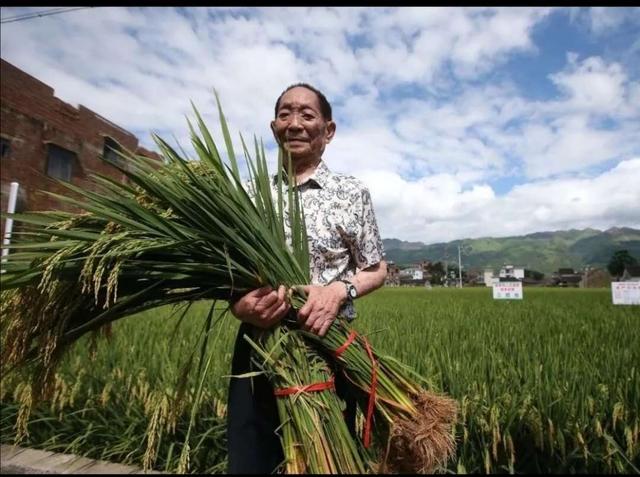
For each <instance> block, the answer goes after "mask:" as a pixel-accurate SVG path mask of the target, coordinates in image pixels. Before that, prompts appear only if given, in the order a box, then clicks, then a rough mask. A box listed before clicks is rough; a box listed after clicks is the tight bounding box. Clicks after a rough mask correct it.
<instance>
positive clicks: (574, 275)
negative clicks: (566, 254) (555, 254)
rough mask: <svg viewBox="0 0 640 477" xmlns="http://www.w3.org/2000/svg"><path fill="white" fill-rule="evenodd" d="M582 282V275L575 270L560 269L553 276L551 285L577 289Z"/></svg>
mask: <svg viewBox="0 0 640 477" xmlns="http://www.w3.org/2000/svg"><path fill="white" fill-rule="evenodd" d="M581 281H582V273H580V272H576V271H575V270H574V269H573V268H559V269H558V271H557V272H553V274H552V275H551V285H553V286H558V287H577V286H579V285H580V282H581Z"/></svg>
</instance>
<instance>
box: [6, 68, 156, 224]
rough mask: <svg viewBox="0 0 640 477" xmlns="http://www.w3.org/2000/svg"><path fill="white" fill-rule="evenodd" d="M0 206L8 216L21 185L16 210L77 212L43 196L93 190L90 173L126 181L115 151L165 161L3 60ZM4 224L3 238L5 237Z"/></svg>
mask: <svg viewBox="0 0 640 477" xmlns="http://www.w3.org/2000/svg"><path fill="white" fill-rule="evenodd" d="M0 62H1V65H0V86H1V87H0V92H1V95H0V114H1V116H0V119H1V125H2V126H1V129H0V140H1V149H0V152H1V157H0V161H1V162H0V166H1V168H2V178H1V182H0V185H1V201H0V206H1V207H2V210H3V212H6V211H7V205H8V199H9V191H10V187H11V183H12V182H17V183H18V198H17V203H16V211H17V212H20V211H35V210H53V209H61V210H74V209H73V207H71V206H69V205H68V204H65V203H62V202H61V201H58V200H57V199H56V198H54V197H51V196H49V195H47V194H45V193H43V192H42V191H47V192H53V193H57V194H64V195H69V194H70V192H69V190H68V189H67V188H66V187H64V186H63V185H62V184H60V183H59V182H58V180H60V181H64V182H68V183H71V184H73V185H76V186H78V187H81V188H84V189H94V186H93V184H92V182H91V180H90V175H91V174H101V175H105V176H108V177H111V178H113V179H115V180H118V181H125V180H126V177H125V176H124V175H123V174H122V173H121V172H120V171H119V170H117V169H116V168H115V167H113V165H112V164H114V163H117V162H119V161H120V156H118V154H117V153H115V152H114V150H121V149H122V148H125V149H127V150H129V151H132V152H135V153H136V154H138V155H143V156H146V157H150V158H152V159H156V160H158V161H159V162H160V161H161V160H162V159H161V156H160V155H158V154H157V153H155V152H152V151H148V150H146V149H144V148H142V147H140V146H139V144H138V138H137V137H136V136H134V135H133V134H132V133H130V132H129V131H126V130H125V129H123V128H121V127H119V126H118V125H116V124H114V123H112V122H111V121H109V120H108V119H106V118H104V117H102V116H100V115H99V114H97V113H95V112H93V111H91V110H90V109H88V108H85V107H84V106H82V105H79V106H78V107H77V108H76V107H74V106H72V105H70V104H67V103H65V102H64V101H62V100H60V99H58V98H57V97H55V95H54V90H53V88H51V87H50V86H48V85H47V84H45V83H43V82H42V81H40V80H38V79H36V78H34V77H33V76H30V75H29V74H27V73H25V72H24V71H22V70H20V69H19V68H17V67H15V66H13V65H12V64H11V63H9V62H7V61H5V60H3V59H0ZM4 226H5V224H4V221H3V223H2V232H1V233H2V235H3V236H4Z"/></svg>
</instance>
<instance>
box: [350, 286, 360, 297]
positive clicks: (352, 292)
mask: <svg viewBox="0 0 640 477" xmlns="http://www.w3.org/2000/svg"><path fill="white" fill-rule="evenodd" d="M349 295H350V296H351V298H355V297H356V296H358V292H357V291H356V287H354V286H353V285H352V286H351V287H349Z"/></svg>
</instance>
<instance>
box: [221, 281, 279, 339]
mask: <svg viewBox="0 0 640 477" xmlns="http://www.w3.org/2000/svg"><path fill="white" fill-rule="evenodd" d="M285 294H286V288H285V287H284V285H280V287H279V288H278V290H277V291H276V290H274V289H273V288H271V287H262V288H258V289H257V290H253V291H251V292H249V293H247V294H246V295H244V296H243V297H242V298H240V300H238V301H237V302H236V303H234V304H233V305H232V306H231V312H232V313H233V315H234V316H235V317H236V318H238V319H239V320H240V321H244V322H246V323H250V324H252V325H254V326H257V327H258V328H270V327H271V326H273V325H275V324H276V323H277V322H278V321H280V320H281V319H282V318H283V317H284V316H285V315H286V314H287V312H288V311H289V309H290V308H291V305H289V303H287V302H286V300H285Z"/></svg>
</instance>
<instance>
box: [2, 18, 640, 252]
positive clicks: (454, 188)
mask: <svg viewBox="0 0 640 477" xmlns="http://www.w3.org/2000/svg"><path fill="white" fill-rule="evenodd" d="M614 10H615V9H601V10H598V9H591V10H585V11H584V13H580V15H587V16H588V18H589V22H590V23H589V25H590V26H591V28H592V30H593V31H595V32H596V33H597V35H598V37H597V38H599V39H602V38H606V34H607V32H611V31H615V29H616V28H619V27H620V26H621V25H623V24H627V23H625V22H627V20H628V19H625V18H622V17H621V16H620V14H619V13H618V12H614ZM24 11H28V10H25V9H4V8H3V18H4V17H5V16H8V15H9V14H10V13H13V12H15V13H21V12H24ZM560 11H563V10H560ZM626 11H627V12H628V10H626ZM555 12H557V10H553V9H547V8H497V9H494V8H461V7H453V8H431V7H429V8H426V7H415V8H369V7H367V8H318V7H301V8H193V9H187V10H186V13H185V12H181V11H179V10H178V9H173V8H132V9H128V8H122V7H116V8H112V7H109V8H103V7H100V8H92V9H87V10H81V11H76V12H69V13H65V14H61V15H56V16H50V17H45V18H38V19H34V20H29V21H24V22H15V23H9V24H6V25H3V28H2V31H1V40H2V41H1V47H0V48H1V50H0V52H1V55H2V58H3V59H5V60H7V61H9V62H11V63H13V64H14V65H16V66H18V67H19V68H21V69H23V70H25V71H26V72H28V73H29V74H32V75H33V76H35V77H37V78H38V79H40V80H41V81H43V82H45V83H47V84H49V85H50V86H52V87H53V88H54V89H55V91H56V95H57V96H58V97H60V98H61V99H62V100H64V101H67V102H70V103H73V104H83V105H85V106H86V107H88V108H90V109H93V110H94V111H96V112H98V113H99V114H101V115H102V116H104V117H106V118H108V119H109V120H111V121H112V122H114V123H116V124H118V125H120V126H122V127H124V128H126V129H128V130H130V131H134V132H136V133H137V134H139V137H140V139H141V141H142V143H143V145H145V146H146V147H152V146H153V145H152V143H151V139H150V137H149V135H148V132H149V131H151V130H154V131H158V132H160V133H161V136H163V137H164V138H165V139H167V140H168V141H169V142H171V143H172V142H173V136H175V137H176V138H177V140H178V141H179V143H180V144H182V145H183V146H185V147H186V148H187V149H188V150H190V148H189V147H188V146H189V139H188V129H187V126H186V121H185V115H189V116H190V117H191V116H192V114H191V107H190V104H189V100H193V102H194V103H195V104H196V106H197V107H198V108H199V110H200V111H201V113H203V115H204V118H205V120H206V121H207V123H208V124H209V125H210V127H211V129H212V130H213V133H214V136H215V137H216V139H218V140H219V141H221V137H220V133H219V132H218V131H217V129H218V127H217V123H218V121H217V110H216V108H215V101H214V97H213V93H212V90H213V88H214V87H215V88H216V89H217V91H218V92H219V93H220V97H221V100H222V104H223V108H224V111H225V113H226V116H227V119H228V121H229V125H230V129H231V131H232V133H233V134H234V136H235V137H237V132H238V131H240V132H242V133H243V135H244V136H245V138H247V139H251V137H252V135H253V134H254V133H255V134H256V135H257V136H258V137H260V138H262V139H263V140H264V141H265V145H266V147H267V152H268V154H270V155H271V156H272V157H275V153H274V150H273V142H272V139H271V131H270V129H269V121H270V120H271V118H272V117H273V107H274V102H275V99H276V98H277V96H278V95H279V94H280V92H281V91H282V90H283V89H284V88H285V87H286V86H288V85H289V84H292V83H294V82H298V81H307V82H309V83H311V84H314V85H316V86H318V87H319V88H320V89H321V90H323V91H324V92H325V93H326V95H327V96H328V98H329V99H330V100H331V101H332V104H333V106H334V116H335V119H336V121H337V123H338V129H337V134H336V138H335V140H334V142H333V143H332V144H331V145H330V146H329V147H328V148H327V151H326V153H325V158H326V160H327V162H328V164H329V166H330V167H331V168H333V169H334V170H336V171H339V172H345V173H349V174H353V175H356V176H358V177H360V178H363V179H364V180H366V181H368V182H369V183H370V185H371V188H372V193H373V195H374V204H375V206H376V210H378V211H379V214H380V216H381V223H382V224H383V227H382V229H383V235H384V236H395V237H399V238H403V239H407V240H409V239H411V240H424V241H435V240H445V239H447V240H448V239H453V238H461V237H464V236H480V235H487V233H485V232H484V231H485V230H487V229H490V233H491V234H495V233H499V231H500V230H501V228H502V229H504V230H507V229H508V230H509V233H512V232H513V233H515V232H516V231H535V230H540V229H549V228H552V227H557V228H561V227H560V226H561V225H562V224H563V223H566V224H574V225H576V226H577V224H578V223H582V222H583V223H585V224H587V225H590V226H596V225H599V224H605V223H609V222H610V223H611V225H615V224H621V225H624V224H625V223H627V224H628V223H629V220H631V221H632V222H633V220H635V219H633V218H629V217H625V216H624V215H623V214H620V213H618V212H616V210H617V209H616V207H618V205H619V204H620V203H621V202H620V200H621V199H620V200H619V198H620V197H621V194H622V193H623V192H619V191H613V188H614V186H613V181H614V180H622V176H623V175H624V174H622V172H621V171H623V169H624V168H625V167H626V168H627V170H626V174H627V176H628V177H632V178H636V177H637V174H638V171H637V159H635V160H627V161H625V162H621V161H623V160H625V159H628V158H630V157H636V156H637V155H638V154H640V150H639V147H640V146H639V144H638V141H637V139H636V138H637V137H640V111H639V110H638V107H637V104H640V83H639V82H638V78H637V76H638V70H637V66H636V67H635V69H634V68H633V63H632V62H631V63H630V62H627V63H625V62H624V58H625V55H624V54H621V55H620V56H619V57H616V59H615V60H614V59H611V58H609V57H606V56H604V54H602V56H598V55H595V54H591V55H590V56H585V55H584V54H583V52H582V51H580V50H579V49H577V48H574V50H575V51H571V52H566V55H567V56H566V58H567V60H566V64H565V65H564V66H563V67H562V68H560V69H557V70H556V71H554V72H553V73H552V74H551V75H550V76H549V77H548V81H549V82H550V84H551V85H553V86H555V87H556V88H557V91H558V94H557V96H555V97H547V98H542V99H537V100H532V99H527V98H528V97H527V95H526V94H523V92H521V91H520V90H518V85H517V84H516V83H515V80H512V79H509V76H508V74H507V75H506V76H505V75H504V74H502V75H496V74H494V73H496V72H502V73H504V67H505V65H506V64H507V63H508V61H509V59H510V58H512V57H513V55H514V54H519V55H520V58H523V57H525V56H526V57H528V58H535V57H536V55H539V54H540V50H539V48H540V46H539V45H536V43H535V42H534V36H533V33H534V29H535V28H536V27H537V26H540V25H541V24H542V22H543V21H544V20H545V19H546V18H547V17H549V16H550V15H553V14H554V13H555ZM570 12H571V14H572V15H573V11H570ZM633 15H636V13H633ZM585 18H587V17H585ZM633 18H635V17H633ZM583 20H584V19H583ZM631 21H635V20H631ZM634 41H635V43H634ZM638 44H640V43H638V40H637V39H635V40H633V39H632V41H630V42H629V50H628V51H629V52H634V51H635V52H636V54H637V51H638ZM558 47H560V48H561V47H562V45H558ZM523 53H524V54H525V55H523ZM627 55H628V56H626V57H627V58H633V55H632V54H631V53H627ZM629 61H631V60H629ZM630 65H631V66H630ZM505 77H506V78H507V79H505ZM399 91H400V92H402V94H401V95H399V96H398V95H397V94H396V93H397V92H399ZM236 150H237V151H239V150H240V146H239V142H236ZM272 161H273V159H272ZM605 164H606V165H607V166H609V167H614V166H615V164H618V166H617V167H614V169H612V170H611V171H610V172H605V173H601V175H599V176H597V177H591V175H592V174H593V170H601V169H602V167H603V165H605ZM612 165H613V166H612ZM512 175H514V176H516V177H517V178H518V180H519V181H520V182H524V181H530V183H529V184H526V183H524V184H522V185H521V186H518V187H516V188H514V189H513V190H511V192H509V193H507V194H506V195H503V196H500V195H499V194H497V193H496V192H495V191H494V190H493V189H492V187H491V186H490V184H492V183H493V181H496V180H506V181H508V180H509V178H510V176H512ZM576 177H578V178H576ZM531 181H533V182H531ZM571 181H578V182H575V183H574V182H571ZM627 183H628V182H627ZM563 187H568V188H571V189H572V190H578V189H580V190H583V191H585V192H584V193H585V194H586V195H585V196H576V198H577V200H576V201H573V199H571V200H569V199H565V198H563V199H562V201H561V202H563V203H564V202H567V203H568V204H569V205H568V206H567V207H564V208H563V207H560V206H558V205H556V204H555V203H554V202H548V201H546V198H544V199H545V200H542V199H543V198H541V197H542V196H552V197H556V198H558V197H564V196H562V195H561V194H560V191H561V190H562V188H563ZM537 195H540V197H537ZM594 197H596V198H598V201H599V202H598V204H593V203H592V202H593V201H594V200H595V199H593V198H594ZM633 198H636V199H637V197H633ZM589 201H591V202H589ZM584 204H589V207H588V209H590V210H591V212H589V210H586V209H585V210H583V209H582V208H580V207H584ZM518 211H524V212H518ZM566 211H571V214H573V215H571V214H568V215H566V213H565V212H566ZM598 211H599V212H598ZM594 214H595V215H594ZM598 214H599V215H598ZM572 216H573V217H574V218H575V221H574V222H571V217H572ZM624 220H627V222H624ZM580 221H582V222H580ZM589 221H591V222H589ZM634 223H636V224H637V220H636V221H635V222H634Z"/></svg>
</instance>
